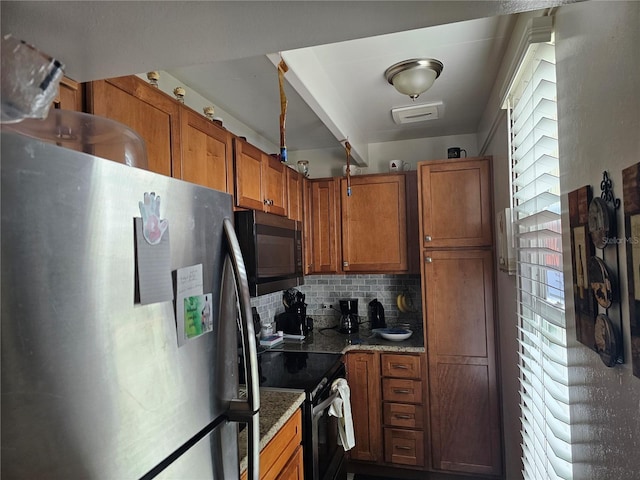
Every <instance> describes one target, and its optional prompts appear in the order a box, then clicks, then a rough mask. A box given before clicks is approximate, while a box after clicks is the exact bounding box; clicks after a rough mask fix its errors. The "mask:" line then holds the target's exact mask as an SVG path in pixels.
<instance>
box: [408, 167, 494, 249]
mask: <svg viewBox="0 0 640 480" xmlns="http://www.w3.org/2000/svg"><path fill="white" fill-rule="evenodd" d="M418 168H419V180H418V188H419V198H420V199H421V202H420V216H421V225H422V242H423V243H422V245H423V246H424V247H425V248H441V247H479V246H490V245H491V244H492V232H493V222H492V220H491V215H492V212H491V203H492V200H491V196H492V189H491V168H490V160H489V158H478V159H469V160H462V161H457V160H449V161H435V162H422V163H420V164H419V167H418Z"/></svg>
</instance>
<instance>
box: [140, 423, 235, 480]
mask: <svg viewBox="0 0 640 480" xmlns="http://www.w3.org/2000/svg"><path fill="white" fill-rule="evenodd" d="M237 428H238V427H237V425H236V424H235V423H229V422H225V423H224V424H222V425H220V426H218V427H217V428H216V429H215V430H213V431H211V432H209V433H208V434H206V435H205V436H204V437H203V438H201V439H199V441H197V442H196V443H195V444H194V445H192V446H190V448H189V449H188V450H187V451H186V452H184V453H182V454H181V455H180V456H179V457H178V458H177V459H176V460H175V461H173V462H172V463H170V464H169V465H168V466H166V468H164V469H163V470H162V471H160V472H159V473H158V474H157V475H156V474H155V472H150V475H148V476H145V477H143V479H142V480H144V479H145V478H156V479H163V480H183V479H189V480H199V479H202V480H227V479H230V478H238V476H239V470H238V461H237V455H238V453H237V448H236V445H237V441H238V434H237Z"/></svg>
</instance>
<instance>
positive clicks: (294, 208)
mask: <svg viewBox="0 0 640 480" xmlns="http://www.w3.org/2000/svg"><path fill="white" fill-rule="evenodd" d="M286 171H287V185H288V189H287V190H288V195H287V201H288V207H287V217H289V218H290V219H291V220H296V221H297V222H302V207H303V203H302V183H303V178H304V177H303V176H302V175H300V174H299V173H298V172H297V171H295V170H294V169H293V168H287V169H286Z"/></svg>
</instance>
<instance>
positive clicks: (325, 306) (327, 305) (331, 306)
mask: <svg viewBox="0 0 640 480" xmlns="http://www.w3.org/2000/svg"><path fill="white" fill-rule="evenodd" d="M322 308H333V305H331V304H330V303H323V304H322Z"/></svg>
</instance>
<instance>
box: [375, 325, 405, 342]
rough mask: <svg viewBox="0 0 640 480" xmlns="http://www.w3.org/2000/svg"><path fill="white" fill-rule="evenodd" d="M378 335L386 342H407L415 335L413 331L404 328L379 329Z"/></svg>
mask: <svg viewBox="0 0 640 480" xmlns="http://www.w3.org/2000/svg"><path fill="white" fill-rule="evenodd" d="M377 333H379V334H380V336H381V337H382V338H384V339H385V340H391V341H394V342H400V341H402V340H406V339H407V338H409V337H410V336H411V335H413V332H412V331H411V330H406V329H404V328H380V329H377Z"/></svg>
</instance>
